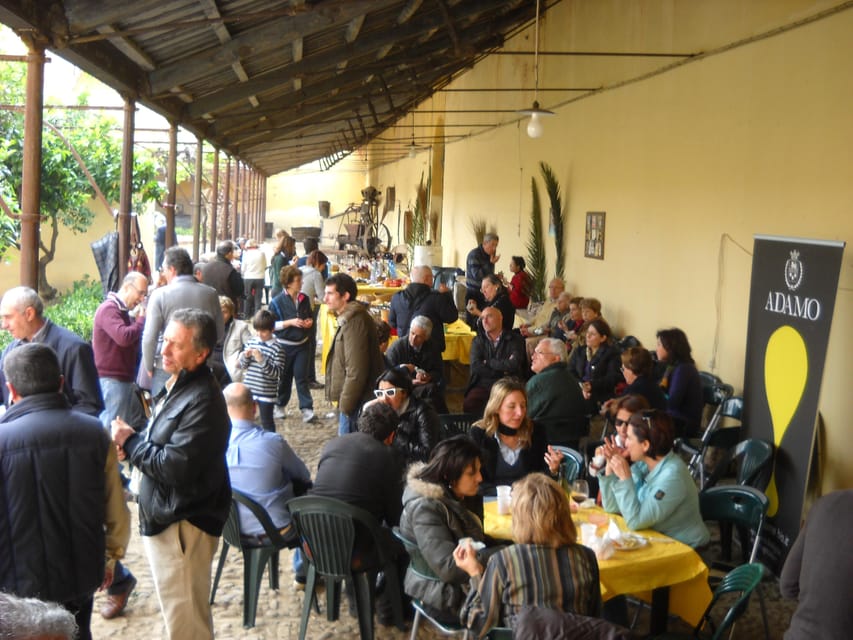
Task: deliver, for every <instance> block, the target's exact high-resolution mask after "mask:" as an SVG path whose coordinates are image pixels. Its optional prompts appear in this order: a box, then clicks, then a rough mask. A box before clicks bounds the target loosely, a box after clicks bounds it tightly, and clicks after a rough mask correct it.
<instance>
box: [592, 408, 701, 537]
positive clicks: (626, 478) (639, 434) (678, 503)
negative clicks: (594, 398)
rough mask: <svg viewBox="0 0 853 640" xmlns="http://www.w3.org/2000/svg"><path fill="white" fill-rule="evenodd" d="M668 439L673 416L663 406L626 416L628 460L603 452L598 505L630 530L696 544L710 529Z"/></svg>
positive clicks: (692, 485) (687, 474)
mask: <svg viewBox="0 0 853 640" xmlns="http://www.w3.org/2000/svg"><path fill="white" fill-rule="evenodd" d="M672 443H673V429H672V419H671V418H670V417H669V415H667V414H666V413H664V412H663V411H659V410H652V411H643V412H637V413H635V414H634V415H633V416H631V419H630V420H629V421H628V434H627V437H626V443H625V444H626V448H627V450H628V453H629V455H630V460H631V463H633V464H629V462H628V460H626V459H625V458H624V457H622V456H621V455H616V453H615V452H607V451H606V452H605V456H606V457H607V466H606V471H605V475H604V476H601V477H600V478H599V481H600V483H601V496H602V504H603V506H604V510H605V511H607V512H610V513H614V512H619V513H621V514H622V517H623V518H625V523H626V524H627V525H628V526H629V527H630V528H631V529H654V530H656V531H660V532H661V533H663V534H665V535H668V536H669V537H671V538H675V539H676V540H679V541H680V542H683V543H684V544H686V545H690V546H691V547H694V548H695V547H700V546H702V545H704V544H707V543H708V540H709V538H710V534H709V533H708V529H707V527H706V526H705V523H704V522H703V520H702V514H701V513H700V511H699V493H698V491H697V490H696V485H695V484H694V483H693V478H691V477H690V473H689V472H688V471H687V466H686V465H685V464H684V462H683V461H682V460H681V458H679V457H678V456H677V455H676V454H675V453H674V452H673V451H672ZM608 453H610V455H608Z"/></svg>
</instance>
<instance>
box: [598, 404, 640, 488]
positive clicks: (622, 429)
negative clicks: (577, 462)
mask: <svg viewBox="0 0 853 640" xmlns="http://www.w3.org/2000/svg"><path fill="white" fill-rule="evenodd" d="M648 409H649V403H648V401H647V400H646V399H645V398H644V397H643V396H638V395H633V394H632V395H626V396H622V397H621V398H616V399H614V400H613V403H612V404H611V405H610V410H611V411H612V419H613V424H614V426H615V433H614V434H613V435H610V436H607V435H605V437H604V441H603V442H599V445H598V446H597V447H596V448H595V453H594V456H593V458H592V460H590V463H589V475H590V477H591V478H594V477H596V476H598V475H599V474H603V473H604V468H605V467H606V466H607V459H608V458H609V457H610V456H612V455H616V454H618V455H621V456H622V457H623V458H625V459H629V458H630V456H629V455H628V450H627V449H626V448H625V442H626V440H627V437H628V421H629V420H630V419H631V416H632V415H634V414H635V413H637V412H638V411H647V410H648ZM608 417H609V416H608ZM605 431H606V429H605ZM587 451H589V449H587ZM590 488H592V487H590Z"/></svg>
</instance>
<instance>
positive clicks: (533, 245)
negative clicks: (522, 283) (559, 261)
mask: <svg viewBox="0 0 853 640" xmlns="http://www.w3.org/2000/svg"><path fill="white" fill-rule="evenodd" d="M530 190H531V192H532V195H533V207H532V209H531V210H530V235H529V236H528V238H527V271H528V273H530V281H531V285H530V289H531V291H530V297H531V298H533V300H535V301H537V302H539V301H542V300H544V299H545V278H546V271H547V270H548V265H547V262H546V260H545V242H544V239H543V234H542V205H541V203H540V201H539V190H538V189H537V188H536V178H531V179H530Z"/></svg>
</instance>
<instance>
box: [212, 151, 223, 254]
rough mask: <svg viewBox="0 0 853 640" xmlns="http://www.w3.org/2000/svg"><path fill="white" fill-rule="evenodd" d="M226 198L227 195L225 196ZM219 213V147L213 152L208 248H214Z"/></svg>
mask: <svg viewBox="0 0 853 640" xmlns="http://www.w3.org/2000/svg"><path fill="white" fill-rule="evenodd" d="M226 198H227V196H226ZM218 215H219V149H216V150H215V152H214V154H213V185H212V186H211V189H210V250H211V251H214V250H215V249H216V216H218Z"/></svg>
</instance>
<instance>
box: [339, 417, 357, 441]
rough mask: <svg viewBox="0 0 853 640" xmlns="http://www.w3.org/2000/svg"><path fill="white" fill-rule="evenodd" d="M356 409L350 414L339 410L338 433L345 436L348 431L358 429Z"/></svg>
mask: <svg viewBox="0 0 853 640" xmlns="http://www.w3.org/2000/svg"><path fill="white" fill-rule="evenodd" d="M358 413H359V412H358V411H356V412H355V413H352V414H350V415H347V414H345V413H344V412H343V411H341V412H340V413H339V415H338V435H339V436H345V435H346V434H348V433H352V432H354V431H358V425H357V424H356V423H357V422H358Z"/></svg>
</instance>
